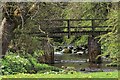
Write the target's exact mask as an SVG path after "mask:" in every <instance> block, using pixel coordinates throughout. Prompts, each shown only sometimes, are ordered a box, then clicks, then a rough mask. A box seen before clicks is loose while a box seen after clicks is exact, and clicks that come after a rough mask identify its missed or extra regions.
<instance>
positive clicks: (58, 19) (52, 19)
mask: <svg viewBox="0 0 120 80" xmlns="http://www.w3.org/2000/svg"><path fill="white" fill-rule="evenodd" d="M68 20H70V21H89V20H108V19H43V20H39V21H68Z"/></svg>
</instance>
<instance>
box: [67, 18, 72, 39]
mask: <svg viewBox="0 0 120 80" xmlns="http://www.w3.org/2000/svg"><path fill="white" fill-rule="evenodd" d="M67 27H68V38H70V35H71V32H70V20H67Z"/></svg>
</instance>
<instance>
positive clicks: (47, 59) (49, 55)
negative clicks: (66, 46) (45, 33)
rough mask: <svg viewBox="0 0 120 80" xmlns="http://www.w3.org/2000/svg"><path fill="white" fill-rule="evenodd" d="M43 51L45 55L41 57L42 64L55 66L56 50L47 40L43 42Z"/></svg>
mask: <svg viewBox="0 0 120 80" xmlns="http://www.w3.org/2000/svg"><path fill="white" fill-rule="evenodd" d="M42 50H44V55H43V56H41V61H40V62H42V63H46V64H53V63H54V48H53V47H52V45H51V44H50V42H48V40H47V39H43V40H42Z"/></svg>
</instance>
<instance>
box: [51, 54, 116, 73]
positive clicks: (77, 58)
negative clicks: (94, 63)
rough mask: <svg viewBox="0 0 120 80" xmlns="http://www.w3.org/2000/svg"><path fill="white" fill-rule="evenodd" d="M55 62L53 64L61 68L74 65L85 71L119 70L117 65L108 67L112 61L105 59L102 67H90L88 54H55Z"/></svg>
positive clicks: (77, 69)
mask: <svg viewBox="0 0 120 80" xmlns="http://www.w3.org/2000/svg"><path fill="white" fill-rule="evenodd" d="M54 58H55V64H53V65H54V66H56V67H59V68H61V67H62V66H64V67H74V68H75V69H76V71H84V72H97V71H99V72H101V71H102V72H103V71H104V72H109V71H114V70H117V67H107V66H106V64H108V63H110V61H103V62H102V64H101V67H100V68H94V69H90V68H89V62H88V59H89V57H88V54H84V55H73V54H68V53H64V54H63V53H61V54H55V56H54Z"/></svg>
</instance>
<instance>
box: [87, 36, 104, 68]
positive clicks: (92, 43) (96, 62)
mask: <svg viewBox="0 0 120 80" xmlns="http://www.w3.org/2000/svg"><path fill="white" fill-rule="evenodd" d="M88 53H89V62H90V67H94V68H95V67H96V68H97V67H100V64H101V62H102V60H101V57H98V55H100V54H101V45H100V43H99V42H98V39H96V38H95V36H93V35H89V37H88Z"/></svg>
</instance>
